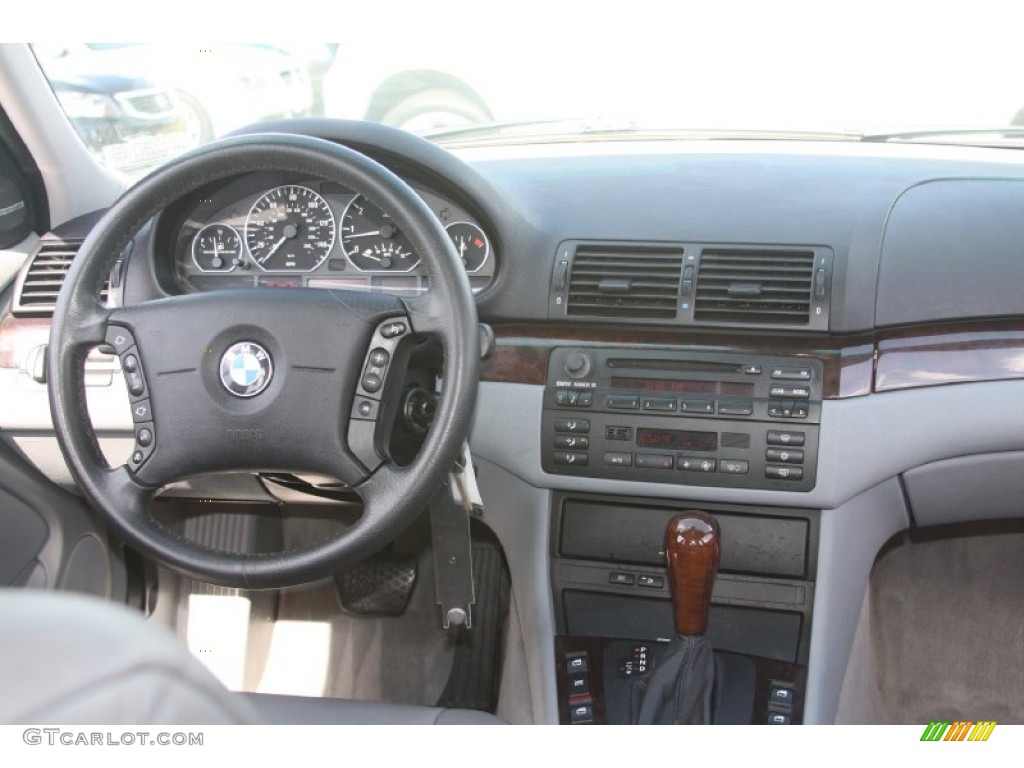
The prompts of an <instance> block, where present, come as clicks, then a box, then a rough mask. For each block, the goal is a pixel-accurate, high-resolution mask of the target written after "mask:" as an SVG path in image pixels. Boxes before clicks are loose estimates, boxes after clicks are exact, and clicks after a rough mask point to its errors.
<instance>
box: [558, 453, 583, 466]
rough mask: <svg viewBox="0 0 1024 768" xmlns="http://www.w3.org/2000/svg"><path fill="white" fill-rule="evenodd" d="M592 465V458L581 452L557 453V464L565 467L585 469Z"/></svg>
mask: <svg viewBox="0 0 1024 768" xmlns="http://www.w3.org/2000/svg"><path fill="white" fill-rule="evenodd" d="M589 463H590V456H589V455H588V454H586V453H581V452H579V451H555V464H559V465H561V466H563V467H585V466H587V464H589Z"/></svg>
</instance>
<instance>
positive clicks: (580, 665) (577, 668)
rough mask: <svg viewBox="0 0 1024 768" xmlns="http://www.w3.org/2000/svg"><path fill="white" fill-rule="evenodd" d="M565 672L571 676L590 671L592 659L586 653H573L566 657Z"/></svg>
mask: <svg viewBox="0 0 1024 768" xmlns="http://www.w3.org/2000/svg"><path fill="white" fill-rule="evenodd" d="M565 671H566V672H567V673H568V674H570V675H575V674H578V673H580V672H589V671H590V659H589V658H588V657H587V653H586V651H584V652H582V653H571V654H566V656H565Z"/></svg>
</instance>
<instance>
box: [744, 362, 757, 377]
mask: <svg viewBox="0 0 1024 768" xmlns="http://www.w3.org/2000/svg"><path fill="white" fill-rule="evenodd" d="M743 372H744V373H745V374H747V376H760V375H761V366H760V365H758V364H756V363H750V364H748V365H744V366H743Z"/></svg>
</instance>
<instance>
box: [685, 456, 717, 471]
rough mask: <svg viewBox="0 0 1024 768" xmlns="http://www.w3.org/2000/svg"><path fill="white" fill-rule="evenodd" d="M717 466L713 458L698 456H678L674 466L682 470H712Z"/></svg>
mask: <svg viewBox="0 0 1024 768" xmlns="http://www.w3.org/2000/svg"><path fill="white" fill-rule="evenodd" d="M717 467H718V462H717V461H716V460H715V459H708V458H702V457H700V456H680V457H678V458H677V459H676V468H678V469H681V470H683V471H684V472H714V471H715V470H716V469H717Z"/></svg>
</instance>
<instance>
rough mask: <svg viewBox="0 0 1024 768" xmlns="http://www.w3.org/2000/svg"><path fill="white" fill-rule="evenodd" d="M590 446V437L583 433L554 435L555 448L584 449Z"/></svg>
mask: <svg viewBox="0 0 1024 768" xmlns="http://www.w3.org/2000/svg"><path fill="white" fill-rule="evenodd" d="M589 447H590V438H589V437H584V436H583V435H555V448H563V449H567V450H571V451H585V450H587V449H588V448H589Z"/></svg>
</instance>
